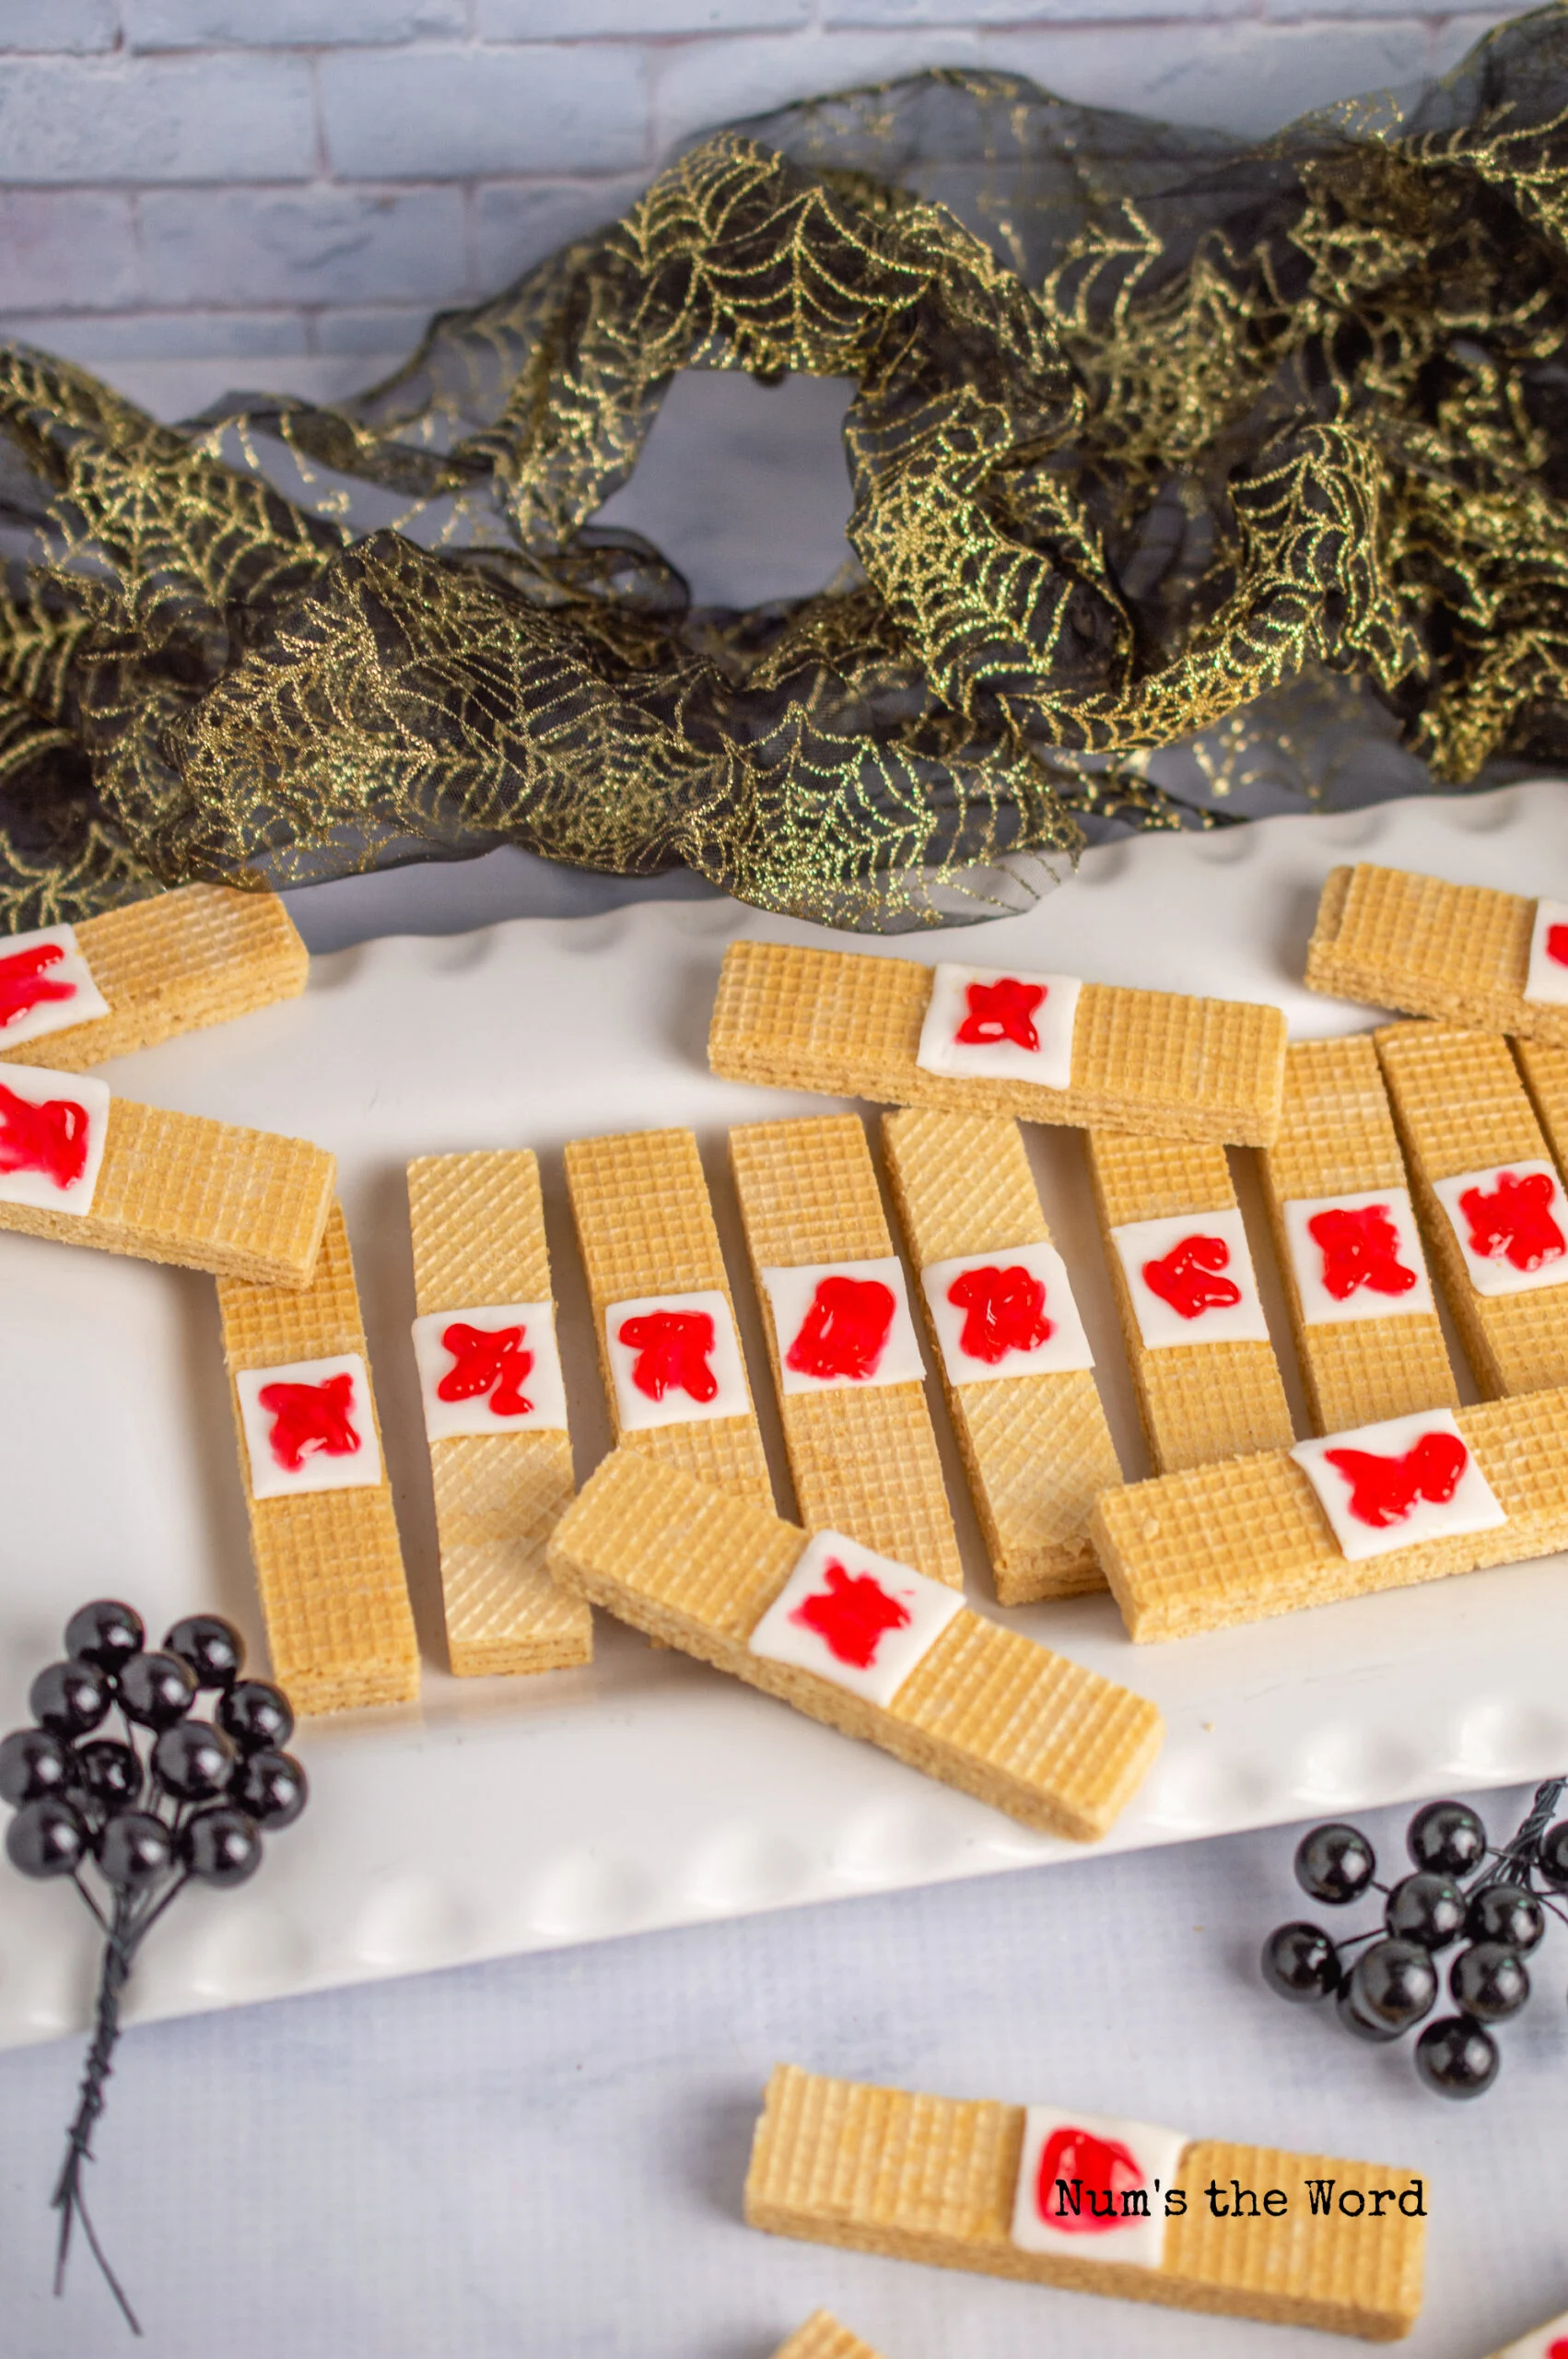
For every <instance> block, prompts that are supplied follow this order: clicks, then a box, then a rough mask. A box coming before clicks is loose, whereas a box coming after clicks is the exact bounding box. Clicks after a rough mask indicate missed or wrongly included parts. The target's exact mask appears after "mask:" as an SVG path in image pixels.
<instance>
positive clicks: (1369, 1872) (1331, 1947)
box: [1262, 1778, 1568, 2097]
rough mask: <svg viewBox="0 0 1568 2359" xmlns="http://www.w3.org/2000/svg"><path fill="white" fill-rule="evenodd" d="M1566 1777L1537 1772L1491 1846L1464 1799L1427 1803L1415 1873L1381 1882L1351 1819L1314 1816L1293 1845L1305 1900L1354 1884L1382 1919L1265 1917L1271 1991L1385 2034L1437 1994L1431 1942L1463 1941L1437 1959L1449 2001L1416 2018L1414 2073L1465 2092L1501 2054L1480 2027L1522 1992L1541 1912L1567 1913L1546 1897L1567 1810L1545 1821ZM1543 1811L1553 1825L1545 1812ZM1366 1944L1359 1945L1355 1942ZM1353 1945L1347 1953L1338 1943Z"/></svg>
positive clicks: (1362, 2035) (1558, 1887) (1342, 1901)
mask: <svg viewBox="0 0 1568 2359" xmlns="http://www.w3.org/2000/svg"><path fill="white" fill-rule="evenodd" d="M1565 1789H1568V1778H1549V1779H1548V1781H1547V1783H1546V1784H1545V1785H1544V1786H1540V1787H1539V1788H1538V1789H1537V1791H1536V1798H1535V1801H1534V1802H1532V1803H1531V1805H1530V1809H1529V1813H1528V1814H1527V1817H1526V1819H1525V1820H1524V1823H1523V1824H1522V1825H1521V1826H1520V1827H1519V1829H1518V1831H1517V1832H1516V1833H1515V1835H1514V1836H1513V1837H1511V1838H1510V1839H1509V1841H1508V1842H1506V1843H1504V1845H1503V1846H1502V1848H1500V1849H1493V1848H1491V1847H1490V1846H1489V1844H1488V1842H1487V1839H1486V1828H1485V1827H1484V1826H1483V1825H1482V1824H1481V1821H1480V1818H1479V1817H1478V1815H1477V1813H1475V1812H1474V1811H1473V1810H1471V1809H1470V1807H1469V1804H1468V1803H1467V1802H1428V1803H1426V1805H1425V1806H1424V1808H1422V1809H1421V1810H1418V1811H1417V1813H1416V1814H1415V1816H1414V1817H1413V1818H1412V1819H1411V1821H1410V1827H1409V1829H1408V1831H1407V1833H1406V1837H1405V1844H1406V1848H1407V1849H1408V1851H1409V1853H1410V1860H1411V1862H1412V1864H1413V1867H1414V1870H1415V1872H1414V1873H1413V1874H1412V1875H1408V1876H1402V1877H1401V1878H1400V1879H1399V1881H1398V1884H1379V1883H1378V1882H1377V1881H1376V1877H1377V1861H1376V1859H1375V1857H1374V1854H1373V1849H1372V1846H1371V1844H1370V1843H1369V1842H1368V1841H1367V1839H1366V1837H1365V1836H1364V1835H1363V1834H1362V1832H1361V1831H1360V1829H1359V1828H1358V1827H1354V1826H1347V1825H1344V1824H1343V1823H1342V1822H1340V1821H1333V1822H1331V1823H1330V1824H1329V1825H1325V1826H1315V1827H1314V1828H1313V1829H1312V1831H1311V1833H1310V1834H1308V1835H1305V1836H1304V1837H1302V1840H1301V1842H1300V1843H1299V1844H1298V1845H1297V1847H1296V1855H1295V1873H1296V1882H1297V1883H1298V1884H1300V1885H1301V1887H1302V1890H1303V1891H1304V1892H1306V1893H1309V1894H1310V1895H1312V1897H1313V1899H1314V1900H1318V1901H1322V1902H1324V1903H1326V1904H1327V1906H1328V1907H1331V1908H1340V1907H1348V1906H1349V1905H1350V1904H1351V1903H1352V1901H1356V1900H1359V1899H1360V1898H1361V1897H1362V1895H1363V1893H1367V1892H1380V1893H1381V1894H1382V1895H1383V1896H1384V1907H1383V1925H1382V1929H1381V1930H1379V1929H1377V1928H1373V1929H1372V1930H1370V1931H1366V1932H1362V1933H1352V1935H1350V1937H1349V1938H1348V1939H1344V1938H1341V1939H1340V1940H1339V1941H1334V1940H1331V1939H1330V1937H1329V1936H1328V1934H1327V1933H1326V1932H1325V1931H1323V1929H1322V1927H1321V1926H1320V1925H1311V1924H1306V1923H1304V1922H1299V1921H1298V1922H1296V1923H1293V1924H1290V1925H1280V1926H1277V1927H1276V1928H1275V1930H1274V1931H1273V1932H1271V1933H1270V1936H1269V1938H1268V1940H1267V1941H1266V1942H1264V1944H1263V1961H1262V1962H1263V1978H1264V1980H1265V1981H1266V1982H1267V1983H1268V1984H1269V1986H1270V1989H1273V1990H1277V1991H1278V1992H1279V1994H1280V1996H1281V1998H1282V1999H1290V2000H1293V2001H1305V2003H1307V2004H1309V2005H1310V2004H1313V2003H1315V2002H1316V2001H1319V2000H1324V1999H1330V1998H1331V1999H1332V2000H1333V2001H1334V2002H1335V2005H1336V2007H1337V2009H1338V2012H1339V2016H1340V2022H1341V2023H1342V2024H1343V2025H1345V2028H1346V2029H1347V2030H1348V2031H1351V2032H1353V2033H1354V2035H1355V2036H1356V2037H1357V2038H1358V2039H1370V2040H1392V2039H1398V2038H1399V2037H1400V2036H1401V2035H1402V2034H1403V2033H1405V2032H1407V2031H1410V2029H1412V2027H1413V2026H1414V2025H1416V2024H1419V2023H1422V2022H1423V2021H1424V2020H1425V2018H1426V2017H1427V2016H1428V2015H1430V2014H1431V2013H1432V2010H1433V2007H1434V2006H1435V2005H1436V2003H1437V1993H1438V1988H1439V1983H1438V1969H1437V1966H1436V1964H1435V1963H1434V1961H1435V1959H1436V1957H1437V1956H1438V1954H1439V1953H1440V1952H1441V1951H1443V1950H1445V1949H1448V1948H1451V1947H1452V1945H1453V1944H1454V1943H1455V1942H1457V1941H1460V1940H1461V1939H1462V1940H1463V1942H1464V1947H1463V1948H1462V1949H1460V1950H1459V1951H1458V1952H1457V1954H1456V1956H1455V1957H1454V1959H1453V1962H1452V1964H1451V1965H1450V1966H1449V1969H1448V1989H1449V1993H1450V1995H1451V1996H1452V1998H1453V1999H1454V2001H1455V2003H1456V2005H1457V2009H1458V2013H1457V2014H1452V2015H1443V2016H1440V2017H1439V2018H1438V2020H1437V2021H1436V2022H1435V2023H1430V2024H1428V2025H1427V2026H1426V2029H1425V2030H1424V2031H1423V2032H1422V2035H1421V2037H1420V2038H1419V2039H1418V2040H1417V2042H1416V2048H1415V2060H1416V2071H1417V2072H1418V2074H1419V2075H1420V2077H1421V2079H1422V2081H1423V2082H1424V2083H1425V2085H1426V2086H1427V2087H1428V2088H1429V2089H1432V2090H1434V2091H1435V2092H1436V2094H1437V2095H1439V2096H1445V2097H1476V2096H1480V2095H1482V2094H1483V2092H1484V2091H1485V2090H1487V2089H1489V2088H1490V2087H1491V2086H1492V2083H1493V2081H1495V2079H1496V2078H1497V2073H1498V2069H1499V2066H1500V2064H1501V2061H1502V2059H1501V2057H1500V2055H1499V2052H1498V2047H1497V2042H1496V2040H1495V2039H1494V2038H1493V2036H1492V2026H1493V2025H1497V2024H1502V2023H1506V2022H1507V2021H1508V2020H1509V2019H1510V2017H1511V2016H1514V2015H1516V2014H1517V2013H1519V2012H1520V2010H1521V2008H1522V2007H1524V2006H1525V2004H1526V2003H1527V2001H1528V1999H1529V1995H1530V1970H1529V1968H1528V1966H1527V1965H1526V1963H1525V1960H1526V1959H1527V1957H1528V1956H1529V1955H1530V1954H1531V1952H1532V1951H1533V1950H1534V1949H1535V1948H1536V1947H1537V1945H1538V1943H1539V1941H1540V1939H1541V1936H1542V1934H1543V1933H1544V1932H1545V1931H1546V1920H1547V1918H1548V1916H1549V1915H1550V1916H1553V1917H1556V1918H1559V1919H1562V1922H1563V1923H1564V1924H1568V1910H1565V1909H1564V1908H1563V1907H1562V1903H1561V1901H1560V1900H1559V1899H1558V1898H1556V1897H1555V1896H1554V1895H1560V1894H1564V1893H1568V1818H1563V1819H1556V1813H1557V1810H1558V1808H1559V1806H1560V1804H1561V1802H1562V1795H1563V1792H1564V1790H1565ZM1554 1819H1555V1824H1554V1823H1553V1822H1554ZM1363 1944H1364V1946H1363ZM1357 1949H1359V1950H1360V1951H1361V1954H1360V1956H1359V1957H1356V1958H1353V1959H1352V1958H1351V1957H1350V1956H1349V1953H1350V1952H1351V1951H1352V1950H1357Z"/></svg>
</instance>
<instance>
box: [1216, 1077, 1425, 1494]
mask: <svg viewBox="0 0 1568 2359" xmlns="http://www.w3.org/2000/svg"><path fill="white" fill-rule="evenodd" d="M1259 1162H1260V1166H1261V1170H1262V1177H1263V1191H1264V1196H1265V1199H1266V1201H1267V1203H1268V1206H1269V1218H1270V1226H1271V1227H1272V1229H1273V1233H1274V1250H1275V1253H1276V1254H1277V1256H1278V1259H1279V1263H1280V1270H1281V1275H1282V1277H1283V1280H1284V1286H1285V1297H1286V1300H1287V1302H1288V1303H1289V1305H1290V1312H1291V1326H1292V1329H1293V1332H1294V1335H1295V1344H1296V1354H1297V1357H1298V1359H1299V1361H1300V1365H1301V1373H1302V1382H1303V1384H1304V1385H1305V1388H1306V1398H1307V1405H1308V1407H1309V1409H1310V1410H1311V1413H1312V1421H1313V1424H1314V1426H1315V1427H1316V1430H1317V1432H1319V1433H1320V1434H1324V1433H1338V1432H1340V1431H1341V1430H1342V1429H1343V1428H1344V1427H1345V1426H1366V1425H1373V1424H1375V1423H1376V1421H1377V1420H1378V1419H1379V1418H1382V1417H1397V1416H1400V1415H1402V1414H1404V1412H1405V1411H1406V1410H1409V1409H1435V1408H1440V1407H1447V1408H1450V1409H1453V1408H1457V1406H1458V1394H1457V1392H1456V1391H1455V1389H1454V1372H1453V1370H1452V1368H1451V1367H1449V1365H1448V1351H1447V1346H1446V1344H1445V1343H1444V1341H1443V1329H1442V1325H1441V1322H1440V1321H1439V1320H1438V1316H1437V1311H1436V1308H1435V1306H1429V1307H1428V1308H1426V1309H1412V1310H1408V1311H1407V1310H1397V1311H1396V1310H1393V1309H1391V1310H1390V1315H1389V1316H1387V1318H1367V1317H1364V1316H1362V1317H1351V1318H1344V1319H1338V1320H1335V1319H1324V1318H1313V1319H1311V1320H1309V1319H1308V1318H1307V1317H1306V1316H1305V1309H1304V1298H1303V1290H1302V1285H1301V1283H1300V1281H1299V1279H1298V1276H1297V1272H1296V1265H1295V1261H1294V1257H1293V1252H1292V1240H1291V1237H1290V1235H1289V1234H1288V1230H1289V1229H1290V1228H1292V1227H1293V1226H1296V1225H1297V1224H1296V1223H1295V1221H1294V1220H1293V1219H1290V1218H1288V1217H1287V1214H1286V1209H1285V1208H1286V1206H1287V1205H1288V1204H1290V1205H1305V1204H1307V1203H1315V1202H1316V1201H1318V1200H1321V1199H1326V1198H1329V1197H1347V1196H1365V1195H1366V1194H1367V1193H1369V1191H1373V1190H1387V1191H1392V1192H1391V1193H1390V1194H1389V1195H1388V1196H1387V1199H1386V1200H1385V1203H1384V1204H1383V1206H1382V1207H1381V1211H1382V1213H1383V1215H1384V1219H1385V1223H1387V1220H1388V1219H1389V1218H1392V1219H1394V1220H1399V1219H1400V1218H1401V1215H1402V1211H1403V1205H1402V1191H1406V1187H1407V1183H1406V1179H1405V1165H1404V1158H1403V1156H1401V1155H1400V1153H1399V1142H1398V1138H1397V1136H1396V1135H1395V1131H1394V1118H1393V1116H1392V1114H1391V1113H1390V1111H1389V1109H1388V1097H1387V1091H1386V1090H1385V1088H1384V1086H1383V1074H1382V1071H1381V1068H1380V1067H1379V1065H1378V1062H1377V1050H1376V1049H1375V1046H1374V1045H1373V1042H1372V1039H1371V1038H1370V1036H1369V1035H1368V1034H1366V1033H1354V1034H1352V1035H1351V1036H1349V1037H1348V1038H1346V1039H1338V1040H1296V1041H1293V1042H1292V1044H1291V1046H1290V1047H1289V1048H1288V1049H1287V1050H1286V1051H1285V1098H1284V1106H1283V1109H1282V1112H1281V1121H1280V1135H1279V1137H1278V1138H1277V1139H1276V1140H1275V1142H1274V1144H1273V1145H1272V1146H1271V1147H1270V1148H1268V1149H1267V1150H1266V1152H1265V1153H1264V1154H1263V1155H1262V1156H1261V1157H1260V1158H1259ZM1377 1209H1378V1208H1376V1207H1375V1208H1374V1210H1375V1211H1376V1210H1377ZM1406 1248H1407V1255H1408V1257H1409V1256H1410V1255H1412V1254H1413V1255H1414V1256H1419V1253H1420V1243H1419V1240H1406ZM1398 1268H1399V1269H1400V1270H1403V1271H1409V1270H1410V1259H1409V1258H1408V1259H1407V1261H1406V1262H1400V1263H1399V1264H1398ZM1414 1272H1422V1265H1421V1262H1420V1261H1419V1260H1415V1261H1414ZM1422 1275H1424V1273H1422ZM1410 1291H1411V1292H1412V1293H1415V1292H1417V1291H1418V1288H1416V1287H1412V1288H1411V1289H1410ZM1419 1291H1420V1293H1421V1294H1422V1296H1424V1295H1426V1294H1427V1293H1428V1292H1429V1291H1430V1289H1429V1288H1428V1287H1426V1286H1421V1287H1420V1288H1419ZM1385 1299H1387V1297H1385ZM1395 1299H1396V1300H1397V1299H1398V1297H1395ZM1358 1307H1359V1306H1358ZM1219 1454H1220V1453H1219V1452H1216V1453H1215V1455H1216V1456H1218V1455H1219Z"/></svg>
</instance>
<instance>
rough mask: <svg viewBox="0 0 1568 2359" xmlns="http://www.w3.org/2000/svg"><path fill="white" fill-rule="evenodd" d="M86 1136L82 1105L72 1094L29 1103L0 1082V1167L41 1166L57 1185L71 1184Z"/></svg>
mask: <svg viewBox="0 0 1568 2359" xmlns="http://www.w3.org/2000/svg"><path fill="white" fill-rule="evenodd" d="M91 1141H92V1124H91V1121H89V1119H88V1109H87V1108H86V1107H85V1106H78V1105H77V1103H76V1099H75V1098H74V1097H46V1098H45V1099H44V1101H43V1103H42V1105H41V1106H35V1105H34V1104H33V1102H32V1100H31V1098H30V1097H18V1095H17V1093H16V1091H15V1090H14V1089H7V1088H6V1086H5V1084H4V1083H3V1082H0V1171H41V1172H42V1173H43V1174H44V1176H45V1178H46V1179H49V1180H53V1182H54V1185H55V1186H56V1187H57V1188H74V1187H75V1186H76V1182H77V1180H79V1179H80V1178H81V1176H82V1173H83V1172H84V1171H85V1170H86V1169H87V1164H88V1146H89V1145H90V1144H91Z"/></svg>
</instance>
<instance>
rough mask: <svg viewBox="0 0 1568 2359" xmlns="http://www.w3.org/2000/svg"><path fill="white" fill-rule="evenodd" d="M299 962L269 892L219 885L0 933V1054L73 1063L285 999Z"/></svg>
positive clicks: (304, 960)
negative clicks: (79, 919) (78, 919)
mask: <svg viewBox="0 0 1568 2359" xmlns="http://www.w3.org/2000/svg"><path fill="white" fill-rule="evenodd" d="M309 968H310V959H309V957H308V956H307V954H306V950H305V945H304V944H303V943H302V942H301V941H300V939H299V936H298V933H297V932H296V930H295V926H294V921H293V919H292V918H291V917H290V916H289V914H288V911H287V909H286V908H285V907H284V905H283V903H282V901H281V900H280V899H279V898H278V897H277V895H276V894H275V893H237V892H235V891H233V890H232V888H231V887H230V886H227V885H183V886H180V887H179V889H178V890H177V891H175V892H171V893H160V894H158V895H157V896H156V897H155V898H153V899H151V900H147V901H135V902H133V903H132V905H131V906H130V908H128V909H123V910H106V911H105V913H104V914H103V916H102V917H97V918H88V919H87V920H86V921H84V922H83V923H82V924H81V925H78V926H68V925H52V926H44V927H41V929H40V930H39V931H38V932H37V933H26V934H17V935H15V936H14V937H12V938H11V939H9V940H6V939H4V938H0V1061H9V1062H14V1063H17V1064H29V1065H50V1066H53V1069H54V1070H55V1071H56V1072H58V1073H81V1072H83V1071H84V1070H85V1068H86V1067H87V1066H88V1065H97V1064H101V1063H102V1062H104V1060H105V1059H106V1058H108V1057H123V1056H128V1055H129V1054H130V1052H131V1051H132V1050H134V1049H150V1048H151V1047H152V1045H153V1043H154V1042H155V1041H158V1040H168V1039H172V1037H173V1036H174V1035H175V1034H176V1033H177V1032H194V1031H198V1030H200V1029H201V1028H202V1027H204V1026H205V1025H209V1024H227V1023H228V1020H229V1018H230V1017H231V1016H235V1015H249V1014H250V1013H251V1011H252V1008H257V1007H265V1006H267V1005H268V1004H269V1003H270V1002H272V1001H273V1000H277V999H292V998H293V997H294V996H295V994H296V993H297V992H302V991H303V990H304V988H305V979H306V975H307V973H308V971H309Z"/></svg>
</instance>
